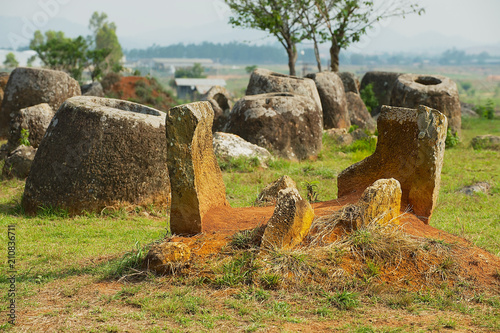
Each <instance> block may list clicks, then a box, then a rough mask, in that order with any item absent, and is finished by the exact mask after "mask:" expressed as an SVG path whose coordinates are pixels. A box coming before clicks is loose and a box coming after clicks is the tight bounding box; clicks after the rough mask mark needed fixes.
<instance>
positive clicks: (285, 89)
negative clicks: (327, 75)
mask: <svg viewBox="0 0 500 333" xmlns="http://www.w3.org/2000/svg"><path fill="white" fill-rule="evenodd" d="M267 93H292V94H295V95H302V96H307V97H309V98H311V99H312V100H313V101H314V102H315V103H316V105H317V106H318V108H319V109H321V100H320V97H319V94H318V89H316V85H315V84H314V82H313V81H312V80H311V79H309V78H303V77H297V76H292V75H286V74H281V73H276V72H272V71H270V70H268V69H264V68H257V69H255V70H254V71H253V72H252V75H250V81H249V82H248V86H247V90H246V95H247V96H250V95H260V94H267Z"/></svg>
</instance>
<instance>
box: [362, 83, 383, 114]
mask: <svg viewBox="0 0 500 333" xmlns="http://www.w3.org/2000/svg"><path fill="white" fill-rule="evenodd" d="M359 94H360V95H361V99H362V100H363V102H364V103H365V105H366V108H367V109H368V112H372V110H373V109H374V108H376V107H377V106H378V105H379V102H378V100H377V97H376V96H375V93H374V92H373V83H370V84H369V85H367V86H366V87H364V88H363V89H362V90H361V91H360V92H359Z"/></svg>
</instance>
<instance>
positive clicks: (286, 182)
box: [255, 175, 297, 206]
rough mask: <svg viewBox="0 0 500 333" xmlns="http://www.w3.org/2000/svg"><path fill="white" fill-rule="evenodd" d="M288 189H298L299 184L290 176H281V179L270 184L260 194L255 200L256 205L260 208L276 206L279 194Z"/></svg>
mask: <svg viewBox="0 0 500 333" xmlns="http://www.w3.org/2000/svg"><path fill="white" fill-rule="evenodd" d="M287 188H295V189H296V188H297V184H295V182H294V181H293V179H292V178H290V177H288V176H286V175H285V176H281V177H280V178H279V179H277V180H275V181H274V182H272V183H270V184H268V185H267V186H266V187H264V189H263V190H262V191H261V192H260V194H259V195H258V196H257V199H256V200H255V204H256V205H258V206H274V205H276V201H277V200H278V196H279V192H280V191H281V190H285V189H287Z"/></svg>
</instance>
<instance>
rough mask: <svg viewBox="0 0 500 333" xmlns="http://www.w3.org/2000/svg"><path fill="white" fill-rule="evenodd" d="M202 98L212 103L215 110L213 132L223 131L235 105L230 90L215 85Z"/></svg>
mask: <svg viewBox="0 0 500 333" xmlns="http://www.w3.org/2000/svg"><path fill="white" fill-rule="evenodd" d="M201 100H202V101H208V102H210V104H212V109H213V110H214V124H213V126H212V132H214V133H215V132H218V131H221V130H222V129H223V128H224V126H225V125H226V123H227V121H228V120H229V114H230V113H231V109H232V107H233V103H232V102H231V95H230V94H229V91H227V89H226V88H224V87H221V86H213V87H212V88H210V90H209V91H207V93H206V94H205V95H203V96H201Z"/></svg>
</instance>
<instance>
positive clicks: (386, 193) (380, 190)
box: [356, 178, 401, 228]
mask: <svg viewBox="0 0 500 333" xmlns="http://www.w3.org/2000/svg"><path fill="white" fill-rule="evenodd" d="M356 205H357V206H358V207H359V208H360V216H359V218H358V219H357V220H356V227H357V228H359V227H361V226H363V225H366V224H368V223H370V222H372V221H375V222H377V223H379V224H381V225H384V224H387V223H391V224H399V220H398V216H399V215H400V210H401V186H400V184H399V182H398V181H397V180H396V179H394V178H391V179H379V180H377V181H376V182H374V183H373V184H372V185H371V186H369V187H367V188H366V190H365V191H364V192H363V195H362V196H361V198H360V199H359V200H358V203H357V204H356Z"/></svg>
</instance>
